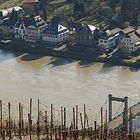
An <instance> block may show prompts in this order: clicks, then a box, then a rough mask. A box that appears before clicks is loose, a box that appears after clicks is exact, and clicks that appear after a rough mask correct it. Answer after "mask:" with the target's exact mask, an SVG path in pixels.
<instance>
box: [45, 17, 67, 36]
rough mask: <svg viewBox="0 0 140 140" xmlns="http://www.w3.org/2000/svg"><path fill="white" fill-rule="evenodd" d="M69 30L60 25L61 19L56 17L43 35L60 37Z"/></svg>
mask: <svg viewBox="0 0 140 140" xmlns="http://www.w3.org/2000/svg"><path fill="white" fill-rule="evenodd" d="M67 30H68V29H67V28H66V27H64V26H63V25H61V24H60V18H59V17H58V16H55V17H54V18H53V19H52V20H51V22H50V23H49V25H48V27H47V28H46V29H45V30H44V32H43V33H46V34H53V35H58V34H61V33H62V32H64V31H67Z"/></svg>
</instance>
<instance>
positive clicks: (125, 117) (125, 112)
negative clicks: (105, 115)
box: [108, 94, 128, 132]
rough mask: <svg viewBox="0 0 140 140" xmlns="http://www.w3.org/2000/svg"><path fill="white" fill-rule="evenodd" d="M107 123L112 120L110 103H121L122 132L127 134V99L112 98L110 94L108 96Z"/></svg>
mask: <svg viewBox="0 0 140 140" xmlns="http://www.w3.org/2000/svg"><path fill="white" fill-rule="evenodd" d="M108 98H109V122H110V121H111V120H112V101H116V102H123V103H124V112H123V116H124V118H123V123H124V131H125V132H128V97H126V96H125V97H124V98H118V97H113V96H112V94H109V96H108Z"/></svg>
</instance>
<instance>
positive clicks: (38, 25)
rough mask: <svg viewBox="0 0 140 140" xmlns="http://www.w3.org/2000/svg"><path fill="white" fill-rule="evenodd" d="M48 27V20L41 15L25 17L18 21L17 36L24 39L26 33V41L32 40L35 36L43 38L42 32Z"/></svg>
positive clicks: (16, 26)
mask: <svg viewBox="0 0 140 140" xmlns="http://www.w3.org/2000/svg"><path fill="white" fill-rule="evenodd" d="M46 27H47V24H46V22H45V21H44V20H43V19H42V18H41V17H40V16H35V17H33V18H31V17H25V18H23V19H21V20H19V21H17V23H16V25H15V28H14V30H15V38H16V39H24V36H25V35H26V41H27V40H32V39H31V38H34V37H36V38H37V39H41V36H42V32H43V31H44V30H45V28H46ZM28 38H30V39H28Z"/></svg>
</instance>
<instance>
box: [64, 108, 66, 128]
mask: <svg viewBox="0 0 140 140" xmlns="http://www.w3.org/2000/svg"><path fill="white" fill-rule="evenodd" d="M64 128H65V129H66V108H65V107H64Z"/></svg>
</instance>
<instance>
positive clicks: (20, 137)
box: [19, 103, 22, 140]
mask: <svg viewBox="0 0 140 140" xmlns="http://www.w3.org/2000/svg"><path fill="white" fill-rule="evenodd" d="M19 139H20V140H22V136H21V104H20V103H19Z"/></svg>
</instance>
